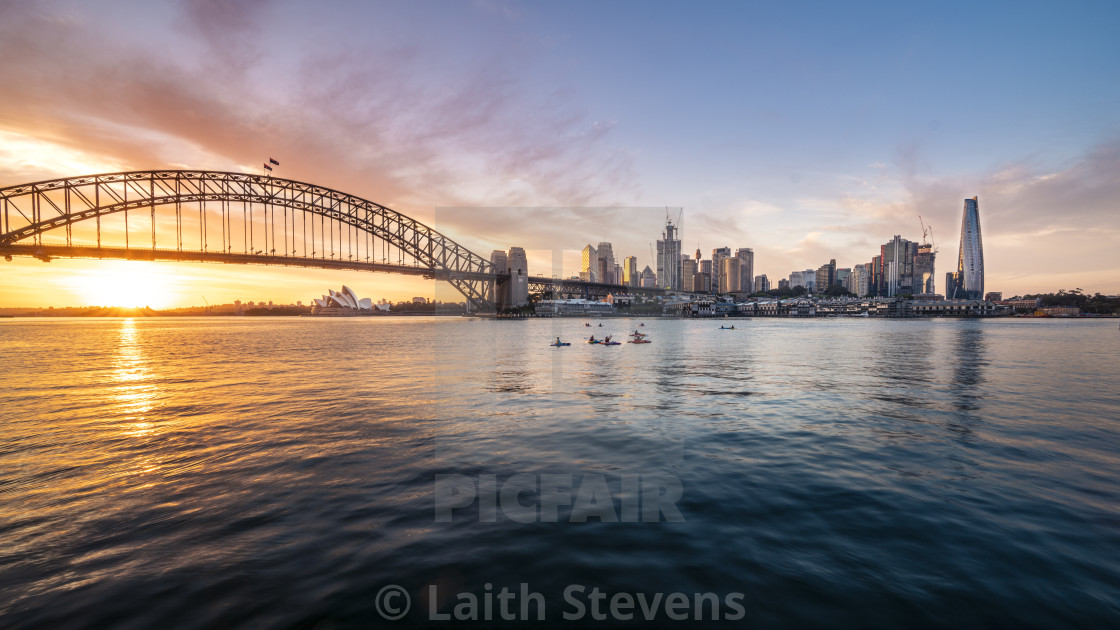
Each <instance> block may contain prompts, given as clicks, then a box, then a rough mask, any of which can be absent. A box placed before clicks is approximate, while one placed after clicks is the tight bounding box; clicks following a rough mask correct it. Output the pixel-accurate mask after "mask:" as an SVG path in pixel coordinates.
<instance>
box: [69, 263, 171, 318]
mask: <svg viewBox="0 0 1120 630" xmlns="http://www.w3.org/2000/svg"><path fill="white" fill-rule="evenodd" d="M75 280H76V284H75V286H74V287H73V288H74V291H75V293H76V294H77V295H78V297H79V298H80V299H81V300H82V302H83V305H84V306H124V307H140V306H150V307H151V308H153V309H157V310H159V309H164V308H169V307H171V306H172V305H174V303H175V301H176V299H177V298H178V297H179V296H178V292H177V291H176V289H177V288H178V282H177V278H176V277H175V275H174V274H172V273H171V270H170V269H166V268H163V269H161V268H160V267H159V266H158V265H157V264H156V263H147V262H129V261H120V260H102V261H98V262H97V264H96V266H93V267H90V268H89V269H83V270H80V271H79V272H78V274H77V275H76V278H75Z"/></svg>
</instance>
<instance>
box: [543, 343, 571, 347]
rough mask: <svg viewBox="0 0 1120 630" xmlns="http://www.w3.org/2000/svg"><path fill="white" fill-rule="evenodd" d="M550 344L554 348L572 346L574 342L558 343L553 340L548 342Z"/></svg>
mask: <svg viewBox="0 0 1120 630" xmlns="http://www.w3.org/2000/svg"><path fill="white" fill-rule="evenodd" d="M548 345H550V346H552V347H553V348H563V347H564V346H570V345H572V344H570V343H556V342H552V343H550V344H548Z"/></svg>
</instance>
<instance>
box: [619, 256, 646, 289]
mask: <svg viewBox="0 0 1120 630" xmlns="http://www.w3.org/2000/svg"><path fill="white" fill-rule="evenodd" d="M641 283H642V280H641V278H640V277H639V276H638V259H637V257H635V256H627V257H626V258H624V259H623V260H622V284H625V285H626V286H628V287H636V286H638V285H640V284H641Z"/></svg>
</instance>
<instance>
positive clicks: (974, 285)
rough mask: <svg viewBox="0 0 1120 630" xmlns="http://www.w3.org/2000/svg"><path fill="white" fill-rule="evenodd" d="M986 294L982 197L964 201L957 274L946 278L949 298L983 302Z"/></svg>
mask: <svg viewBox="0 0 1120 630" xmlns="http://www.w3.org/2000/svg"><path fill="white" fill-rule="evenodd" d="M983 295H984V243H983V239H982V238H981V235H980V198H979V197H973V198H972V199H965V200H964V213H963V216H962V217H961V243H960V248H959V249H958V252H957V271H956V272H955V273H950V274H946V276H945V297H947V298H949V299H951V300H952V299H958V300H979V299H980V298H981V297H982V296H983Z"/></svg>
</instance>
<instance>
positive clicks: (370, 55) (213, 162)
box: [0, 0, 634, 214]
mask: <svg viewBox="0 0 1120 630" xmlns="http://www.w3.org/2000/svg"><path fill="white" fill-rule="evenodd" d="M270 4H271V3H268V2H263V1H258V2H252V3H241V2H232V1H228V0H224V1H218V0H205V1H204V0H197V1H194V0H192V1H188V2H184V3H182V4H181V5H180V8H181V16H182V20H181V21H182V23H183V24H185V25H187V26H188V28H187V29H186V31H185V32H186V33H187V34H188V39H189V41H177V40H173V39H172V40H169V41H168V42H167V43H166V47H165V48H164V49H162V50H150V49H147V48H145V47H144V45H143V44H142V43H140V42H138V41H136V42H134V41H130V40H129V39H128V38H127V37H126V38H123V39H120V40H112V39H110V38H109V37H108V35H102V34H101V33H102V31H101V30H99V29H98V28H97V25H96V24H95V23H94V22H95V20H94V19H93V18H92V17H90V16H77V17H73V18H71V19H66V20H63V19H59V18H58V17H57V16H56V15H54V14H51V13H49V12H47V11H37V10H33V9H30V8H28V9H19V8H12V7H6V9H5V14H4V18H5V19H4V21H3V22H4V25H3V26H0V60H2V61H0V80H3V81H4V83H5V85H10V86H14V87H13V88H12V89H10V90H9V91H8V93H7V94H6V98H5V99H3V101H2V102H0V129H6V130H8V131H10V132H16V133H20V134H23V135H28V136H32V137H37V138H42V139H45V140H49V141H50V142H53V143H55V144H58V145H60V146H66V147H71V148H73V149H75V150H77V151H91V150H96V151H97V152H99V153H100V154H101V155H102V156H104V161H107V162H114V163H125V164H129V165H131V166H132V167H134V168H145V167H157V166H165V165H169V164H177V165H182V164H184V163H189V164H190V165H191V166H192V167H196V168H198V167H205V168H228V169H256V168H259V167H257V166H256V164H257V162H258V161H259V160H262V159H264V158H266V157H268V156H269V155H275V156H277V157H282V158H283V165H284V167H283V169H282V170H280V171H279V172H278V173H277V174H278V175H281V176H284V175H286V176H291V177H294V178H296V179H303V180H308V181H313V182H315V183H320V184H325V185H329V186H331V187H335V188H340V189H343V190H346V191H347V192H352V193H355V194H359V195H361V196H365V197H368V198H371V199H373V200H375V201H378V202H380V203H384V204H386V205H392V206H403V207H401V208H400V209H402V210H414V209H420V208H423V207H427V208H430V207H433V206H436V205H459V204H471V205H483V204H486V205H495V204H497V205H516V204H525V203H531V204H570V205H585V204H589V203H592V202H594V201H596V200H598V201H602V200H603V199H606V198H608V197H612V196H614V195H616V194H617V191H626V190H630V189H632V188H633V187H634V183H633V182H634V176H633V172H632V167H631V163H632V158H631V156H630V154H629V153H628V152H626V151H625V150H616V149H613V148H611V147H610V146H609V144H608V142H609V140H608V138H609V136H610V133H611V129H612V127H613V123H600V122H595V121H593V120H591V118H590V117H589V116H588V115H587V114H586V113H585V112H584V111H582V110H581V108H579V107H578V106H577V105H575V103H574V102H573V101H572V100H571V98H565V97H564V92H563V90H553V91H552V92H551V93H548V94H538V93H536V92H534V90H532V89H529V88H527V87H526V86H525V85H524V84H523V82H522V81H521V80H520V78H519V77H517V76H515V75H514V74H513V73H512V72H510V71H508V70H505V69H503V66H502V63H501V62H500V61H496V60H494V59H493V58H491V57H488V56H486V55H479V56H477V57H476V58H473V59H468V60H466V61H464V60H457V61H459V62H461V63H459V64H458V66H459V68H458V70H457V71H455V72H452V71H451V70H442V71H433V70H432V68H433V67H436V68H438V67H439V66H440V65H441V64H442V62H443V61H445V60H444V59H443V58H441V56H440V55H441V54H442V53H441V52H440V51H438V50H437V51H432V50H429V48H430V47H420V46H418V45H416V44H412V43H410V42H408V41H407V40H405V39H403V37H402V38H395V39H394V38H392V37H386V38H382V39H380V40H376V41H375V42H372V43H371V42H360V43H356V44H355V43H349V42H345V41H330V40H329V39H327V40H326V41H328V42H329V43H328V44H327V45H317V46H300V45H298V44H291V45H289V47H288V48H287V49H286V50H284V51H281V52H283V53H285V54H288V55H290V54H291V53H292V52H293V51H299V52H298V54H297V56H296V58H295V61H294V62H293V63H291V64H288V65H286V66H284V67H283V68H279V69H278V68H276V67H275V64H276V62H274V61H270V60H269V59H267V56H265V55H263V53H262V51H265V50H267V48H268V44H269V41H271V40H268V37H269V34H270V33H269V28H270V26H271V25H272V20H276V19H278V18H276V16H275V14H276V13H277V12H276V11H274V10H270V8H269V7H270ZM320 35H321V34H320ZM293 36H294V35H293ZM318 43H319V44H321V43H322V42H321V41H320V42H318ZM195 49H198V50H197V51H196V50H195ZM91 51H92V52H91ZM303 51H310V52H303ZM195 52H198V55H197V57H193V56H192V55H193V53H195ZM184 55H185V56H188V57H192V59H191V60H190V61H183V60H182V59H181V56H184ZM277 70H282V71H277ZM433 72H434V74H433ZM266 78H267V80H265V79H266ZM262 84H263V87H262ZM185 155H187V156H191V157H194V158H195V160H194V161H193V162H188V161H187V160H184V159H183V156H185ZM13 175H15V173H4V172H0V177H3V178H4V180H5V181H12V179H10V177H11V176H13ZM429 214H430V211H429Z"/></svg>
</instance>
